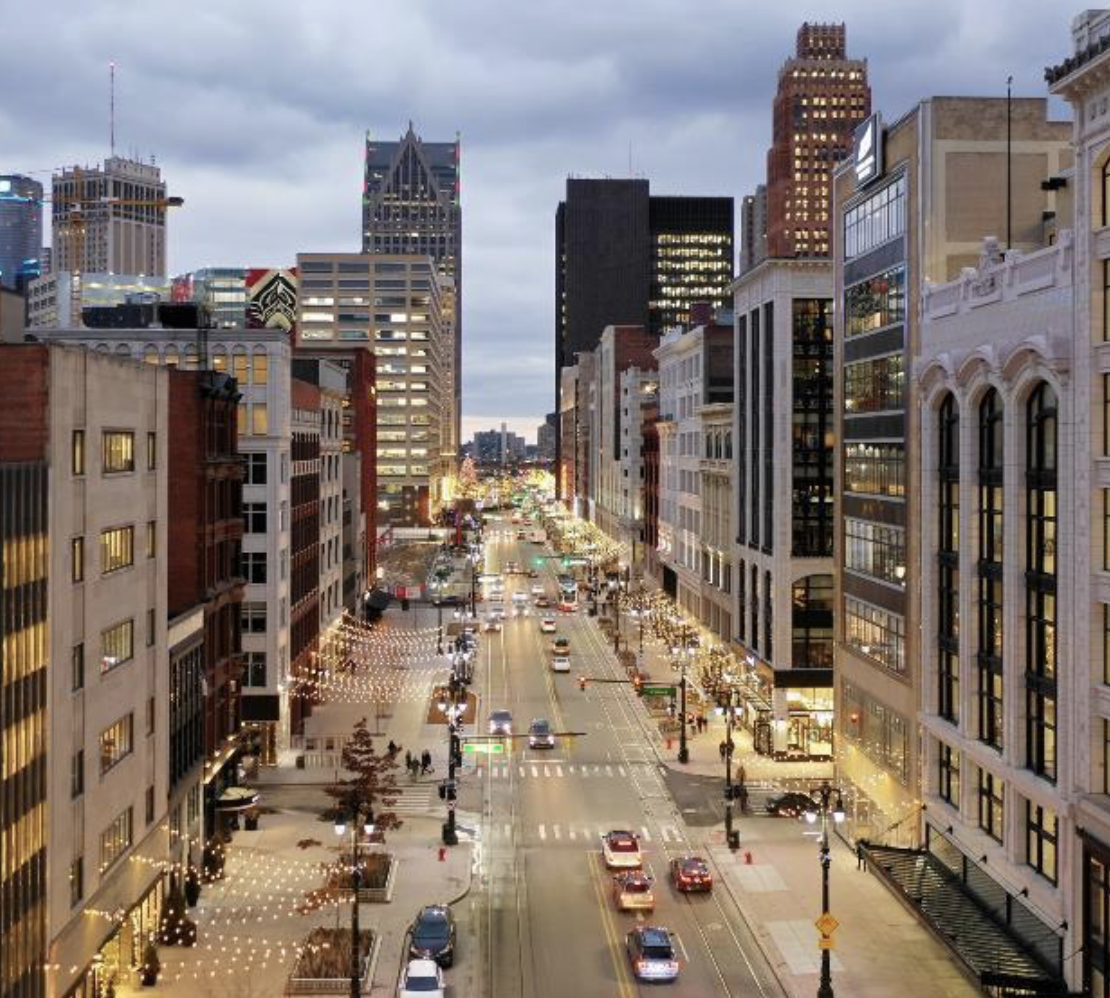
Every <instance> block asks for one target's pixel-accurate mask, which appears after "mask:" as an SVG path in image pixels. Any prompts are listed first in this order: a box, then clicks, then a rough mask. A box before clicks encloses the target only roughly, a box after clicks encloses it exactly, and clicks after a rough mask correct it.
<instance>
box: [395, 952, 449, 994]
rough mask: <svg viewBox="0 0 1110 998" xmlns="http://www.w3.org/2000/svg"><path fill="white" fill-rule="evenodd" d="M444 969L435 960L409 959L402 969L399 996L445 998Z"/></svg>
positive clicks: (398, 986) (398, 988) (398, 989)
mask: <svg viewBox="0 0 1110 998" xmlns="http://www.w3.org/2000/svg"><path fill="white" fill-rule="evenodd" d="M445 992H446V985H445V984H444V980H443V971H442V970H440V969H439V967H438V966H437V965H436V962H435V960H409V962H408V966H407V967H405V969H404V970H402V971H401V980H400V981H399V982H398V985H397V998H444V994H445Z"/></svg>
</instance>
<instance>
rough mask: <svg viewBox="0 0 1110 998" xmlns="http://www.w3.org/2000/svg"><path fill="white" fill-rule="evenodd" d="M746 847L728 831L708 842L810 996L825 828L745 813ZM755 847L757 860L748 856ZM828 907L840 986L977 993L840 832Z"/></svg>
mask: <svg viewBox="0 0 1110 998" xmlns="http://www.w3.org/2000/svg"><path fill="white" fill-rule="evenodd" d="M738 824H739V828H740V851H739V852H737V853H735V854H734V853H731V852H730V851H729V850H728V849H727V848H726V847H725V845H724V841H723V840H724V832H723V831H717V832H714V833H711V839H712V840H715V841H714V842H713V843H712V844H709V845H708V846H707V849H708V852H709V855H710V857H711V858H712V860H713V861H714V862H715V864H716V867H717V869H718V871H719V872H720V875H721V878H722V879H723V880H724V886H726V887H727V888H728V890H729V892H730V893H731V894H732V896H733V898H734V900H735V901H736V904H737V907H739V909H740V911H741V913H742V914H743V916H744V919H745V921H746V922H747V923H748V926H749V927H750V928H751V930H752V932H753V933H754V935H755V937H756V939H757V941H758V942H759V945H760V948H761V949H762V950H763V952H764V955H765V956H766V957H767V959H768V960H769V961H770V963H771V965H772V967H774V969H775V973H776V975H777V976H778V978H779V980H780V981H781V982H782V985H783V987H784V988H785V989H786V992H787V994H788V995H790V996H791V998H795V996H796V998H812V995H813V994H814V993H815V992H816V990H817V984H818V980H819V975H820V969H821V954H820V950H819V949H818V945H817V944H818V937H819V933H818V930H817V928H816V926H815V925H814V922H815V920H816V919H817V918H818V917H819V916H820V914H821V869H820V865H819V862H818V849H819V838H818V836H817V834H815V831H810V832H809V833H808V834H807V833H806V832H804V831H803V830H802V827H805V828H806V829H807V830H808V829H809V826H800V825H799V823H798V822H797V821H792V820H790V819H785V818H742V819H740V821H739V822H738ZM746 853H750V854H751V857H752V862H751V864H750V865H749V864H747V863H746V862H745V854H746ZM829 894H830V905H829V907H830V909H831V913H832V915H833V916H834V917H835V918H836V919H837V921H838V922H839V923H840V926H839V928H837V929H836V930H835V932H834V934H833V940H834V949H833V950H832V953H831V958H832V959H831V966H832V977H833V986H834V989H835V990H836V992H837V994H845V995H851V996H852V998H891V996H892V995H897V996H898V998H976V996H978V995H979V994H980V991H979V989H978V988H977V987H975V986H974V985H973V984H971V983H970V981H968V979H967V978H966V977H965V976H964V975H963V974H962V973H961V971H960V970H959V968H958V965H957V964H956V961H955V959H954V958H953V957H952V956H951V955H950V953H949V951H948V950H947V949H946V948H945V947H944V946H943V945H942V944H941V943H940V942H939V941H938V940H937V939H935V938H934V937H933V936H932V934H931V933H929V932H928V931H927V930H926V929H925V928H924V927H923V926H922V925H921V923H920V922H918V920H917V919H916V918H915V917H914V916H913V915H912V914H911V913H910V912H909V911H908V910H907V909H906V908H905V907H903V906H902V904H901V903H900V902H899V901H898V900H897V899H896V898H895V897H894V895H892V894H891V893H890V891H889V890H887V888H886V887H885V886H884V885H883V884H882V882H881V881H879V879H878V878H877V877H875V876H873V875H872V874H871V873H870V872H866V873H865V872H863V871H861V870H857V869H856V856H855V852H854V851H853V850H852V849H850V848H849V847H848V846H846V845H845V844H844V843H843V842H842V841H841V840H840V839H838V838H836V837H835V836H834V837H833V841H832V866H831V868H830V891H829Z"/></svg>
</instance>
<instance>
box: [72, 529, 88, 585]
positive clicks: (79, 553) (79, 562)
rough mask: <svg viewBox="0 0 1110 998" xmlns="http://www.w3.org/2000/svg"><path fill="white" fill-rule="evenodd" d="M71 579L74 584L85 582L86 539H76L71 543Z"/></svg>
mask: <svg viewBox="0 0 1110 998" xmlns="http://www.w3.org/2000/svg"><path fill="white" fill-rule="evenodd" d="M69 560H70V578H71V579H72V581H74V582H84V581H85V538H84V537H74V538H73V539H72V540H71V541H70V542H69Z"/></svg>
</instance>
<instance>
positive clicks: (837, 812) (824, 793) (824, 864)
mask: <svg viewBox="0 0 1110 998" xmlns="http://www.w3.org/2000/svg"><path fill="white" fill-rule="evenodd" d="M834 793H835V794H836V802H835V803H834V804H833V805H832V806H831V807H830V805H829V801H830V800H831V799H832V795H833V794H834ZM817 794H818V796H819V797H820V802H819V803H818V802H815V804H816V808H815V809H811V810H809V811H806V821H808V822H809V823H810V824H811V825H812V824H814V823H815V822H816V821H817V818H818V815H820V818H821V851H820V853H819V855H820V858H821V914H822V917H825V916H827V915H828V914H829V866H830V865H831V863H832V855H831V853H830V852H829V816H830V815H831V816H832V819H833V821H834V822H835V823H836V824H838V825H839V824H840V823H841V822H842V821H843V820H844V800H843V798H842V797H841V796H840V791H839V790H836V789H834V788H833V787H832V786H831V785H830V784H829V783H828V781H826V782H824V783H822V784H821V786H820V787H819V788H818V789H817ZM824 938H825V939H827V935H826V936H825V937H824ZM823 941H824V940H823ZM817 998H834V996H833V987H832V967H831V965H830V963H829V947H828V946H822V948H821V983H820V984H819V985H818V987H817Z"/></svg>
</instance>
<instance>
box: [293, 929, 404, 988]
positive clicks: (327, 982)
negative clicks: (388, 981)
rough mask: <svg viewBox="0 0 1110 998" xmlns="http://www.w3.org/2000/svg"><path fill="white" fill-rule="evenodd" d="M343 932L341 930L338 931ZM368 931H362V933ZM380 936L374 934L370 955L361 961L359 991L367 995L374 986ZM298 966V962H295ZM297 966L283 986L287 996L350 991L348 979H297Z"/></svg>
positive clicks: (380, 942) (349, 980)
mask: <svg viewBox="0 0 1110 998" xmlns="http://www.w3.org/2000/svg"><path fill="white" fill-rule="evenodd" d="M340 931H343V930H340ZM367 931H369V930H366V929H363V932H367ZM381 944H382V940H381V936H380V935H379V934H378V933H374V941H373V943H372V944H371V947H370V954H369V955H368V956H367V957H366V959H364V960H363V961H362V976H361V978H360V979H359V991H360V993H362V994H369V992H370V990H371V988H372V987H373V984H374V971H375V970H376V968H377V966H378V953H379V951H380V950H381ZM297 963H298V965H299V964H300V961H299V960H298V961H297ZM297 970H298V966H296V965H295V966H294V967H293V972H292V973H291V974H290V975H289V980H288V982H287V983H286V985H285V993H286V994H287V995H346V994H350V991H351V979H350V977H297V976H296V974H297Z"/></svg>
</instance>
